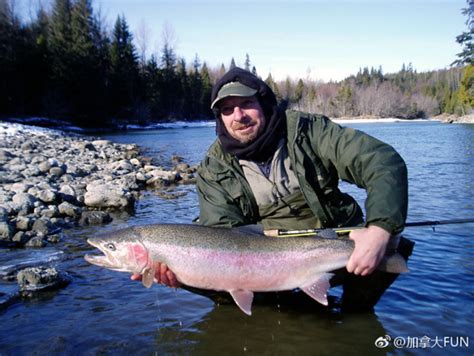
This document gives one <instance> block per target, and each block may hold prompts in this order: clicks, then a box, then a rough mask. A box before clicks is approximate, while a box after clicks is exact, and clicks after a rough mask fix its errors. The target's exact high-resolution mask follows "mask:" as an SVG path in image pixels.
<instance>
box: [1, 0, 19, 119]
mask: <svg viewBox="0 0 474 356" xmlns="http://www.w3.org/2000/svg"><path fill="white" fill-rule="evenodd" d="M20 30H21V28H20V22H19V20H18V18H17V16H16V15H15V14H14V11H13V8H12V6H11V4H10V2H9V1H7V0H0V77H1V78H2V79H1V81H0V82H1V84H0V107H1V108H3V111H4V112H7V113H10V112H12V111H13V110H14V109H15V106H16V99H17V95H16V94H15V92H16V91H17V85H16V84H15V82H16V80H17V78H16V76H17V74H18V71H17V68H18V67H17V66H18V64H19V63H18V59H19V58H18V44H19V42H20V41H21V39H20Z"/></svg>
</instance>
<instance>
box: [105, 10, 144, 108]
mask: <svg viewBox="0 0 474 356" xmlns="http://www.w3.org/2000/svg"><path fill="white" fill-rule="evenodd" d="M132 40H133V37H132V34H131V33H130V31H129V30H128V24H127V22H126V20H125V17H124V16H118V17H117V20H116V21H115V26H114V30H113V33H112V43H111V46H110V76H109V78H110V87H109V94H110V102H109V106H110V109H111V114H112V115H113V116H119V117H131V116H133V109H134V108H133V106H134V101H135V100H136V99H137V97H136V95H137V93H136V89H137V82H138V61H137V55H136V51H135V47H134V45H133V42H132Z"/></svg>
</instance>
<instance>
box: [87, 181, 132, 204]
mask: <svg viewBox="0 0 474 356" xmlns="http://www.w3.org/2000/svg"><path fill="white" fill-rule="evenodd" d="M86 190H87V192H86V194H84V204H85V205H87V206H90V207H94V208H130V207H133V204H134V203H135V199H134V197H133V195H132V194H130V192H129V191H127V190H125V189H123V188H122V187H119V186H116V185H114V184H111V183H103V184H97V183H91V184H89V185H87V187H86Z"/></svg>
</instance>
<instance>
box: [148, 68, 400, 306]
mask: <svg viewBox="0 0 474 356" xmlns="http://www.w3.org/2000/svg"><path fill="white" fill-rule="evenodd" d="M211 99H212V104H211V108H212V109H213V111H214V113H215V115H216V119H217V126H216V131H217V135H218V138H217V140H216V141H215V142H214V143H213V144H212V146H211V147H210V148H209V150H208V152H207V154H206V156H205V158H204V160H203V161H202V163H201V166H200V168H199V170H198V180H197V190H198V194H199V204H200V217H199V223H200V224H202V225H208V226H221V227H234V226H242V225H250V224H256V223H261V224H262V225H263V228H264V229H265V230H271V229H307V228H331V227H342V226H357V225H361V226H362V225H364V227H363V228H361V229H358V230H354V231H352V232H351V233H350V236H349V237H350V238H351V239H353V240H354V241H355V248H354V251H353V253H352V255H351V257H350V259H349V261H348V263H347V266H346V269H347V271H339V272H338V273H337V274H336V278H334V281H332V284H336V283H342V284H343V286H344V296H343V299H344V300H343V301H344V302H345V304H346V305H347V306H353V307H355V308H362V309H364V308H370V307H372V306H373V305H375V303H376V302H377V301H378V299H379V298H380V296H381V295H382V293H383V291H384V290H385V289H386V288H387V287H388V286H389V285H390V284H391V283H392V282H393V280H394V279H395V278H396V275H391V274H387V273H382V272H379V271H375V269H376V267H377V266H378V264H379V262H380V261H381V259H382V257H383V256H384V254H385V252H386V249H387V245H388V243H389V240H390V237H391V236H395V235H397V234H398V233H400V232H401V231H402V230H403V227H404V223H405V219H406V214H407V201H408V198H407V195H408V194H407V190H408V188H407V187H408V184H407V170H406V166H405V163H404V161H403V159H402V158H401V157H400V156H399V155H398V153H397V152H396V151H395V150H394V149H393V148H392V147H391V146H389V145H387V144H385V143H383V142H381V141H379V140H376V139H375V138H373V137H370V136H368V135H366V134H364V133H362V132H360V131H356V130H353V129H350V128H342V127H340V126H339V125H336V124H334V123H333V122H331V121H330V120H329V119H328V118H326V117H324V116H321V115H311V114H306V113H301V112H296V111H286V112H284V111H283V110H281V109H280V108H279V107H278V105H277V100H276V98H275V95H274V93H273V91H272V90H271V89H270V88H269V87H268V85H266V83H265V82H263V81H262V80H260V79H259V78H257V77H256V76H254V75H253V74H251V73H250V72H248V71H245V70H243V69H240V68H237V67H235V68H233V69H231V70H229V72H227V73H226V74H225V75H224V76H223V77H222V78H221V79H220V80H219V81H218V82H217V83H216V85H215V86H214V88H213V91H212V98H211ZM339 179H343V180H345V181H348V182H351V183H353V184H356V185H358V186H359V187H362V188H364V189H365V190H366V191H367V199H366V204H365V206H366V212H367V218H366V221H365V222H364V220H363V214H362V210H361V209H360V207H359V206H358V204H357V203H356V201H355V200H354V199H353V198H352V197H350V196H349V195H347V194H345V193H343V192H341V191H340V190H339V188H338V182H339ZM374 271H375V272H374ZM156 277H157V280H158V281H159V282H161V283H164V284H167V285H170V286H177V285H178V283H177V281H176V278H175V276H174V274H173V273H172V272H171V271H169V270H168V269H167V268H166V266H163V265H162V266H161V271H160V273H157V276H156Z"/></svg>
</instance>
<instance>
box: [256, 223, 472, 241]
mask: <svg viewBox="0 0 474 356" xmlns="http://www.w3.org/2000/svg"><path fill="white" fill-rule="evenodd" d="M466 223H474V219H451V220H428V221H414V222H407V223H405V227H418V226H432V227H433V229H434V226H436V225H449V224H466ZM363 228H364V227H363V226H355V227H336V228H329V229H328V228H322V229H303V230H284V229H274V230H265V232H264V233H265V235H267V236H272V237H285V236H286V237H300V236H301V237H302V236H314V235H317V234H319V233H321V232H322V231H324V230H332V231H334V232H335V233H336V234H337V235H344V234H348V233H350V232H351V231H353V230H358V229H363Z"/></svg>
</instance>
